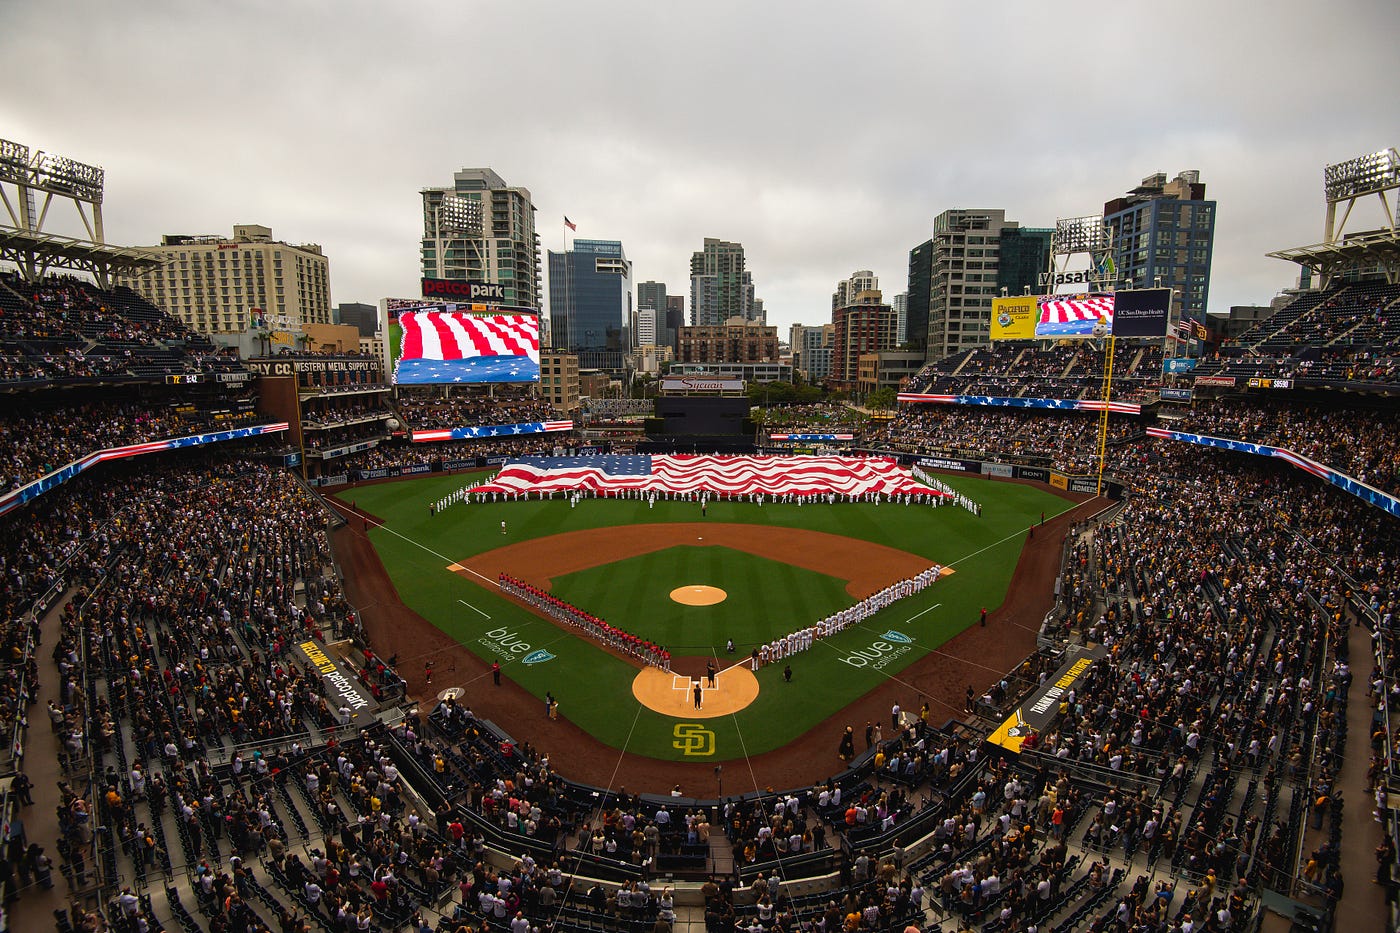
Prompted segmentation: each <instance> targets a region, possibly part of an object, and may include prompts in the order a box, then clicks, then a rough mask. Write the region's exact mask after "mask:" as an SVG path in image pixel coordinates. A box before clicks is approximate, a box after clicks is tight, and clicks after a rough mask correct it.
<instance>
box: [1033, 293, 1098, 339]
mask: <svg viewBox="0 0 1400 933" xmlns="http://www.w3.org/2000/svg"><path fill="white" fill-rule="evenodd" d="M1036 303H1037V306H1038V307H1039V310H1040V314H1039V316H1038V318H1037V319H1036V325H1035V335H1036V337H1042V338H1043V337H1052V338H1059V337H1097V336H1102V335H1104V334H1107V333H1109V331H1111V330H1112V329H1113V295H1111V294H1088V295H1071V294H1063V295H1044V296H1042V297H1040V298H1037V299H1036Z"/></svg>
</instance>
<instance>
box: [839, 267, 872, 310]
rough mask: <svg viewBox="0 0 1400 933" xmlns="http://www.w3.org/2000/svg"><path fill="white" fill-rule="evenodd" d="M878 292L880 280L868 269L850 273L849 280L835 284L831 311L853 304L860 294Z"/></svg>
mask: <svg viewBox="0 0 1400 933" xmlns="http://www.w3.org/2000/svg"><path fill="white" fill-rule="evenodd" d="M879 290H880V280H879V278H878V277H877V276H876V275H875V273H873V272H871V271H870V270H869V269H861V270H860V271H858V272H852V273H851V277H850V278H849V279H842V280H841V281H839V282H837V283H836V291H835V292H833V293H832V295H831V310H833V311H835V310H836V309H837V308H845V307H848V306H850V305H852V304H854V303H855V297H856V296H857V295H859V294H860V293H861V292H876V291H879Z"/></svg>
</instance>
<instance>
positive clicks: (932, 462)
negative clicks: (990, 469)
mask: <svg viewBox="0 0 1400 933" xmlns="http://www.w3.org/2000/svg"><path fill="white" fill-rule="evenodd" d="M919 466H924V467H928V468H929V469H933V470H956V471H957V472H959V473H977V472H980V470H981V467H982V464H981V463H980V462H979V461H977V460H947V459H944V458H943V457H920V458H919Z"/></svg>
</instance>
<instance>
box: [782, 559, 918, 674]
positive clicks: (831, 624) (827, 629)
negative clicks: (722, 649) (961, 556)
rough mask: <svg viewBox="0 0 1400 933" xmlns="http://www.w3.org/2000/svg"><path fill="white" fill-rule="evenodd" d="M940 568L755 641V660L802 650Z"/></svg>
mask: <svg viewBox="0 0 1400 933" xmlns="http://www.w3.org/2000/svg"><path fill="white" fill-rule="evenodd" d="M942 572H943V565H942V564H934V565H933V566H932V567H929V568H928V569H927V570H921V571H919V572H918V573H916V574H915V575H914V576H912V577H909V578H908V579H905V580H899V581H897V582H895V583H891V584H890V585H889V586H887V587H885V588H884V589H882V590H880V591H879V592H878V593H872V594H870V595H869V596H867V597H865V598H864V599H862V600H861V601H860V602H858V603H856V604H855V605H853V606H849V607H847V608H845V609H842V610H841V611H840V612H834V613H832V614H831V615H829V616H827V617H826V618H825V619H822V620H821V621H820V622H818V623H817V624H816V625H810V626H808V627H807V628H804V629H798V630H797V631H795V632H789V633H788V634H787V635H783V636H781V637H780V638H775V639H774V640H773V641H770V642H769V643H768V644H766V645H759V646H758V649H757V652H756V655H757V661H758V664H759V665H760V666H761V665H764V664H771V663H773V662H774V661H780V660H782V659H783V658H786V657H791V656H792V655H794V654H797V653H798V652H799V651H806V650H807V649H808V648H810V647H812V643H813V642H814V641H816V640H817V639H819V638H830V637H831V636H832V635H835V634H836V633H837V632H840V631H843V630H844V629H846V628H847V627H849V626H852V625H855V624H857V623H859V622H864V621H865V620H866V619H868V618H870V617H871V616H873V615H874V614H875V613H877V612H879V611H880V610H881V609H885V608H887V607H889V606H892V605H894V604H895V603H897V602H899V601H900V600H901V599H905V598H907V597H910V596H913V595H914V594H915V593H921V592H923V591H924V590H926V589H928V588H929V587H930V586H932V585H933V583H934V581H936V580H937V579H938V576H939V574H941V573H942Z"/></svg>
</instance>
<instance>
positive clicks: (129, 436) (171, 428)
mask: <svg viewBox="0 0 1400 933" xmlns="http://www.w3.org/2000/svg"><path fill="white" fill-rule="evenodd" d="M220 407H221V412H220V413H219V414H218V415H217V416H216V415H214V414H213V413H211V412H210V411H209V410H208V409H207V408H203V407H199V408H196V407H195V406H194V405H192V404H174V403H172V404H171V405H169V406H165V407H155V406H152V405H150V404H149V403H144V402H140V401H136V400H132V401H126V402H99V401H89V402H78V403H68V404H57V405H44V406H36V407H32V408H30V407H24V408H18V409H17V410H12V411H11V412H10V413H9V416H8V417H7V418H5V419H4V420H3V421H0V450H3V451H5V453H4V456H3V467H0V469H3V471H4V476H5V484H6V488H8V489H14V488H17V487H19V486H23V485H25V484H26V483H29V482H31V481H32V480H35V479H38V478H39V477H41V476H44V475H45V474H47V473H50V472H52V471H53V470H56V469H58V468H59V467H62V466H65V465H66V464H69V463H72V462H73V461H74V460H79V459H81V458H82V457H84V456H86V455H88V454H91V453H95V452H97V451H99V450H103V449H105V448H109V447H124V446H128V445H131V444H141V443H145V442H147V441H154V440H163V439H166V438H172V437H182V436H185V435H188V434H196V433H199V432H201V431H206V430H212V429H219V430H223V429H227V428H235V427H241V426H244V425H249V424H257V423H260V422H264V421H267V420H268V419H267V418H264V417H263V416H260V415H258V414H257V413H256V412H255V411H247V412H244V413H237V412H235V411H233V410H230V409H229V408H228V407H227V405H226V403H224V404H221V406H220Z"/></svg>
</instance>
